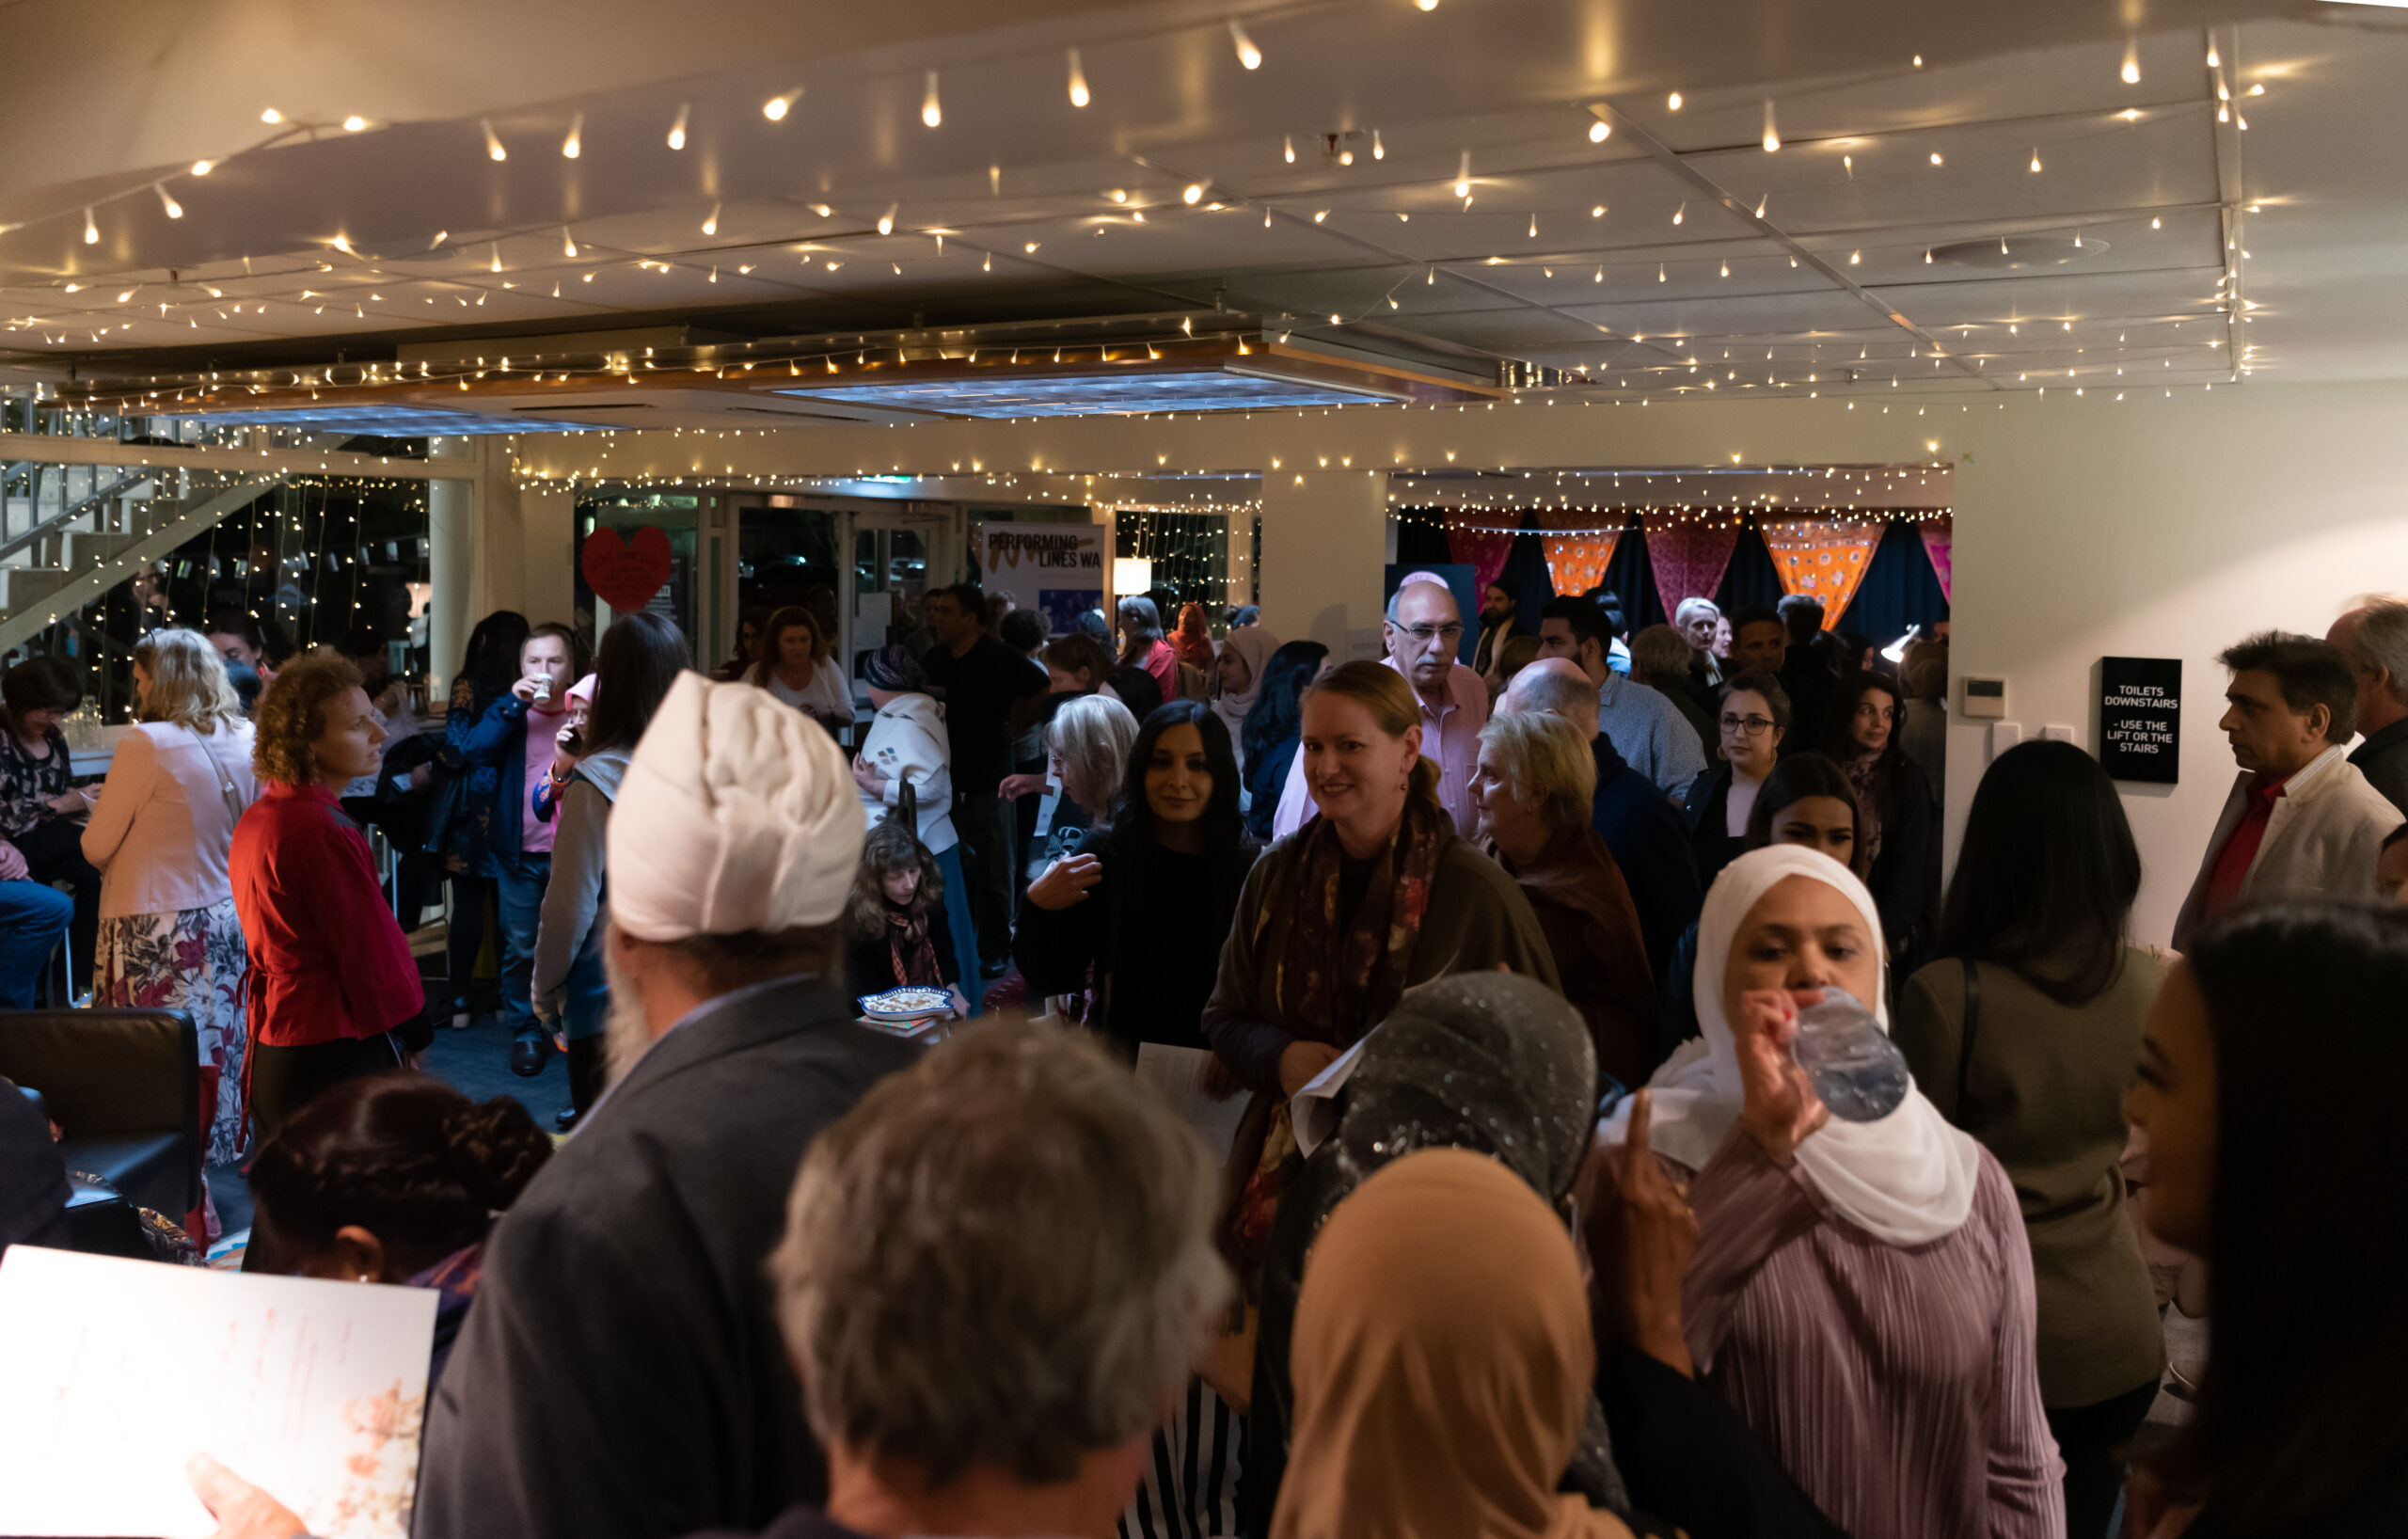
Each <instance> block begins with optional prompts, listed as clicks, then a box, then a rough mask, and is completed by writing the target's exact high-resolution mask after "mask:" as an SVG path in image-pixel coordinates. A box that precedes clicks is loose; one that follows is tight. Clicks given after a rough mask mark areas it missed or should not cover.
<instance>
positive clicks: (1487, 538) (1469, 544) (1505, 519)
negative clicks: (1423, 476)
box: [1447, 508, 1522, 598]
mask: <svg viewBox="0 0 2408 1539" xmlns="http://www.w3.org/2000/svg"><path fill="white" fill-rule="evenodd" d="M1521 521H1522V516H1521V515H1520V514H1518V513H1475V512H1467V511H1465V510H1464V509H1461V508H1456V509H1450V511H1449V512H1448V514H1447V553H1448V554H1449V555H1450V556H1452V557H1454V558H1455V564H1456V565H1458V566H1468V567H1470V568H1471V569H1472V575H1473V576H1474V577H1475V578H1476V579H1479V580H1478V581H1476V582H1475V583H1474V584H1473V585H1472V594H1473V596H1474V597H1475V598H1477V597H1478V596H1479V595H1480V594H1481V593H1482V592H1484V591H1486V589H1487V587H1488V585H1489V584H1490V583H1492V582H1494V581H1496V580H1497V575H1498V574H1499V573H1501V572H1503V571H1504V570H1505V558H1506V556H1507V555H1509V554H1511V553H1512V551H1513V535H1512V534H1511V533H1502V534H1500V533H1496V532H1494V531H1497V530H1511V529H1513V528H1514V527H1516V526H1518V525H1519V524H1520V523H1521ZM1475 525H1477V526H1479V527H1477V528H1474V527H1472V526H1475Z"/></svg>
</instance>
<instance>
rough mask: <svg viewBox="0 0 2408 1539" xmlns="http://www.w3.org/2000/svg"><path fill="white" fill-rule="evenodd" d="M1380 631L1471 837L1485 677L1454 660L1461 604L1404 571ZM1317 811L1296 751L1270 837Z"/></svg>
mask: <svg viewBox="0 0 2408 1539" xmlns="http://www.w3.org/2000/svg"><path fill="white" fill-rule="evenodd" d="M1381 636H1382V638H1383V640H1385V641H1386V643H1387V649H1388V655H1387V658H1386V665H1387V666H1388V667H1390V668H1393V669H1395V670H1396V671H1397V672H1398V673H1400V674H1403V675H1404V681H1405V682H1406V683H1407V684H1410V685H1412V686H1413V697H1414V699H1415V700H1416V701H1417V702H1418V703H1419V705H1420V706H1421V756H1422V757H1423V758H1426V759H1429V760H1431V761H1432V762H1433V763H1434V764H1436V765H1437V767H1438V801H1439V802H1440V803H1441V804H1443V805H1444V806H1445V807H1446V809H1447V812H1448V815H1449V816H1450V817H1453V818H1454V820H1455V832H1457V833H1461V834H1462V835H1463V836H1464V837H1465V838H1466V839H1468V838H1470V837H1471V836H1472V835H1473V834H1474V833H1476V832H1477V831H1478V829H1479V827H1480V803H1479V802H1478V801H1476V800H1475V799H1474V798H1473V796H1472V790H1471V783H1472V777H1473V775H1474V774H1476V773H1477V772H1478V770H1479V768H1480V729H1481V728H1482V727H1484V726H1486V725H1487V724H1488V685H1487V683H1486V682H1485V681H1484V680H1482V679H1481V676H1480V675H1479V674H1477V673H1474V672H1473V671H1472V670H1471V669H1469V668H1466V667H1465V666H1464V665H1463V664H1462V663H1460V662H1458V661H1456V660H1455V659H1456V658H1457V656H1458V655H1459V654H1460V653H1461V652H1462V650H1463V641H1464V619H1463V611H1462V610H1461V609H1460V608H1458V607H1457V605H1456V603H1455V595H1454V594H1453V593H1452V592H1450V590H1449V589H1448V587H1447V584H1446V580H1445V579H1442V578H1439V577H1437V576H1435V575H1434V574H1432V573H1429V572H1415V573H1412V574H1410V575H1409V576H1407V577H1406V578H1405V579H1404V581H1403V582H1402V583H1400V584H1399V585H1398V587H1397V590H1396V596H1394V597H1393V598H1390V599H1389V600H1388V614H1387V620H1386V623H1385V624H1384V625H1383V626H1382V627H1381ZM1312 816H1313V799H1312V793H1311V792H1310V791H1309V790H1308V789H1307V787H1306V785H1305V756H1304V755H1303V754H1297V755H1296V762H1295V764H1294V765H1293V766H1291V768H1290V770H1289V771H1288V784H1287V785H1286V786H1285V787H1284V788H1283V789H1282V790H1281V791H1280V793H1279V810H1278V811H1277V812H1276V813H1275V814H1273V816H1272V818H1271V834H1272V837H1273V838H1275V839H1284V838H1286V837H1287V836H1288V835H1289V834H1291V833H1294V832H1295V831H1296V830H1298V829H1300V828H1302V827H1304V826H1305V824H1306V823H1307V822H1308V821H1310V820H1311V818H1312Z"/></svg>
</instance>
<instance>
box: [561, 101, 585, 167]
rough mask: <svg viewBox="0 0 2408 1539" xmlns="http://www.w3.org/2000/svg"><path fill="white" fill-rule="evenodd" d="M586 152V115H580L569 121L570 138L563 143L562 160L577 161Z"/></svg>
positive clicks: (563, 140)
mask: <svg viewBox="0 0 2408 1539" xmlns="http://www.w3.org/2000/svg"><path fill="white" fill-rule="evenodd" d="M584 152H585V114H583V113H581V112H580V113H578V115H577V116H576V117H574V118H571V119H569V120H568V137H567V138H565V139H562V141H561V158H562V159H563V160H575V159H576V158H577V157H578V156H579V155H581V154H583V153H584Z"/></svg>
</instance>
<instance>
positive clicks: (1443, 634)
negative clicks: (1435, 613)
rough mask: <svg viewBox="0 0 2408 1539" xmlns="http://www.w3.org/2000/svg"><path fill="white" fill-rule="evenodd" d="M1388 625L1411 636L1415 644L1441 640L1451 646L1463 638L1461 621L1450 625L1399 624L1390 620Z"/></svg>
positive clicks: (1425, 644)
mask: <svg viewBox="0 0 2408 1539" xmlns="http://www.w3.org/2000/svg"><path fill="white" fill-rule="evenodd" d="M1388 625H1389V628H1391V629H1394V630H1401V631H1402V632H1404V633H1405V634H1406V635H1407V636H1410V637H1412V638H1413V644H1414V645H1416V646H1428V645H1429V644H1430V643H1432V642H1436V641H1443V642H1445V643H1447V644H1448V645H1449V646H1452V645H1454V644H1455V643H1458V642H1460V641H1462V640H1463V639H1464V627H1463V625H1462V623H1461V622H1457V623H1456V624H1454V625H1451V626H1400V625H1398V624H1396V622H1394V621H1393V620H1391V621H1390V622H1388Z"/></svg>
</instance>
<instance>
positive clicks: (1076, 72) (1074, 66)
mask: <svg viewBox="0 0 2408 1539" xmlns="http://www.w3.org/2000/svg"><path fill="white" fill-rule="evenodd" d="M1089 100H1091V99H1090V98H1089V97H1088V95H1087V71H1086V69H1085V66H1084V65H1082V64H1081V63H1080V62H1079V51H1078V50H1077V49H1075V48H1073V49H1071V50H1070V105H1072V106H1074V107H1083V106H1085V105H1086V104H1087V103H1088V101H1089Z"/></svg>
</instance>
